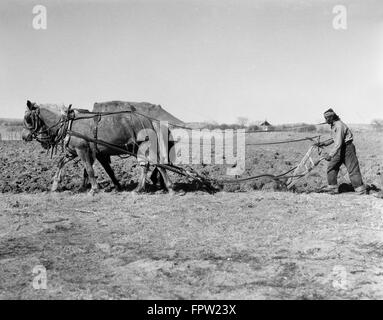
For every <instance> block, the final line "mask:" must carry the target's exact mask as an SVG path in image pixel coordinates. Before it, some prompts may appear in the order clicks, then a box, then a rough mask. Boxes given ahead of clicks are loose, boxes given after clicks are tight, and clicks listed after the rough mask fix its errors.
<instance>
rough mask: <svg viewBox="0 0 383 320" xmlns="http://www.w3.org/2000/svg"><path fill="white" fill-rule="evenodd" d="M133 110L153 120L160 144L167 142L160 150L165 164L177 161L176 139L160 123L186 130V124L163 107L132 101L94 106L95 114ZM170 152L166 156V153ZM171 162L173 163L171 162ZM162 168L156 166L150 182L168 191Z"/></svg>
mask: <svg viewBox="0 0 383 320" xmlns="http://www.w3.org/2000/svg"><path fill="white" fill-rule="evenodd" d="M131 110H135V113H137V114H139V115H142V116H145V117H147V118H149V119H151V120H152V123H153V126H154V129H155V131H156V134H157V136H158V137H160V136H161V137H162V139H159V143H163V142H164V141H166V142H167V145H164V144H162V149H160V153H161V156H162V158H163V159H164V158H165V162H169V159H175V149H174V148H173V147H174V139H173V137H172V133H171V131H170V129H169V126H167V127H166V128H165V129H167V130H161V125H160V123H161V122H163V123H165V122H166V123H167V124H168V125H170V127H181V128H185V123H184V122H183V121H182V120H180V119H178V118H176V117H175V116H174V115H172V114H171V113H169V112H167V111H166V110H165V109H164V108H162V106H161V105H156V104H152V103H149V102H131V101H119V100H113V101H105V102H95V103H94V105H93V109H92V112H95V113H105V112H106V113H108V112H112V113H113V112H124V111H127V112H130V111H131ZM162 151H168V154H167V155H166V154H165V152H162ZM170 162H171V161H170ZM160 169H161V168H160V167H158V166H156V167H155V168H154V170H153V172H152V174H151V176H150V180H151V181H152V183H153V184H154V185H157V184H158V183H159V184H160V186H161V187H162V188H165V189H166V184H167V183H166V182H165V181H164V179H163V176H164V175H163V174H162V173H161V172H160Z"/></svg>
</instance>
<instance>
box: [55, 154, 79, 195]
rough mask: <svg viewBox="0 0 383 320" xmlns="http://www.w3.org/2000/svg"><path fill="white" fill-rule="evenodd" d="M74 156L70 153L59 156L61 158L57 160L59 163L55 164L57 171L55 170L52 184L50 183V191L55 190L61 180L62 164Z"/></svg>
mask: <svg viewBox="0 0 383 320" xmlns="http://www.w3.org/2000/svg"><path fill="white" fill-rule="evenodd" d="M74 158H76V156H75V155H72V154H65V155H64V156H63V157H61V159H60V160H59V163H58V166H57V171H56V174H55V175H54V177H53V184H52V188H51V191H52V192H56V191H57V189H58V187H59V183H60V182H61V178H62V173H63V168H64V166H65V165H66V164H67V163H68V162H70V161H72V160H73V159H74Z"/></svg>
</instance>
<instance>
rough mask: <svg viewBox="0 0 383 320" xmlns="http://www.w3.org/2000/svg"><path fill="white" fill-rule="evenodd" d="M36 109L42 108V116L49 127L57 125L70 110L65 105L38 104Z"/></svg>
mask: <svg viewBox="0 0 383 320" xmlns="http://www.w3.org/2000/svg"><path fill="white" fill-rule="evenodd" d="M36 107H38V108H40V114H41V115H42V117H43V118H44V122H46V124H47V125H48V126H50V125H53V124H54V123H56V122H57V120H58V119H59V118H60V117H61V116H62V115H63V114H65V113H66V111H67V110H68V108H67V107H65V105H64V104H54V103H41V104H37V103H36Z"/></svg>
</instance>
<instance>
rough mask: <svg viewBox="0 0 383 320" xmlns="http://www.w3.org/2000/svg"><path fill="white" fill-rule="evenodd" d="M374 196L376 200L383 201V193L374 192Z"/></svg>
mask: <svg viewBox="0 0 383 320" xmlns="http://www.w3.org/2000/svg"><path fill="white" fill-rule="evenodd" d="M372 195H373V196H374V197H376V198H379V199H383V191H378V192H374V193H373V194H372Z"/></svg>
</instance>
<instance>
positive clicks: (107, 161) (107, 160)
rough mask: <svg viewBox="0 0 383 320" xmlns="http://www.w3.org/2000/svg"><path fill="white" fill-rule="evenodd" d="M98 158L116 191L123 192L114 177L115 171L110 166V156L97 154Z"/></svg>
mask: <svg viewBox="0 0 383 320" xmlns="http://www.w3.org/2000/svg"><path fill="white" fill-rule="evenodd" d="M96 158H97V160H98V162H100V163H101V165H102V167H103V168H104V170H105V171H106V173H107V174H108V176H109V177H110V179H111V180H112V182H113V184H114V186H115V188H116V190H117V191H119V190H121V185H120V183H119V182H118V180H117V178H116V176H115V175H114V171H113V169H112V167H111V166H110V156H107V155H102V154H97V155H96Z"/></svg>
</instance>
